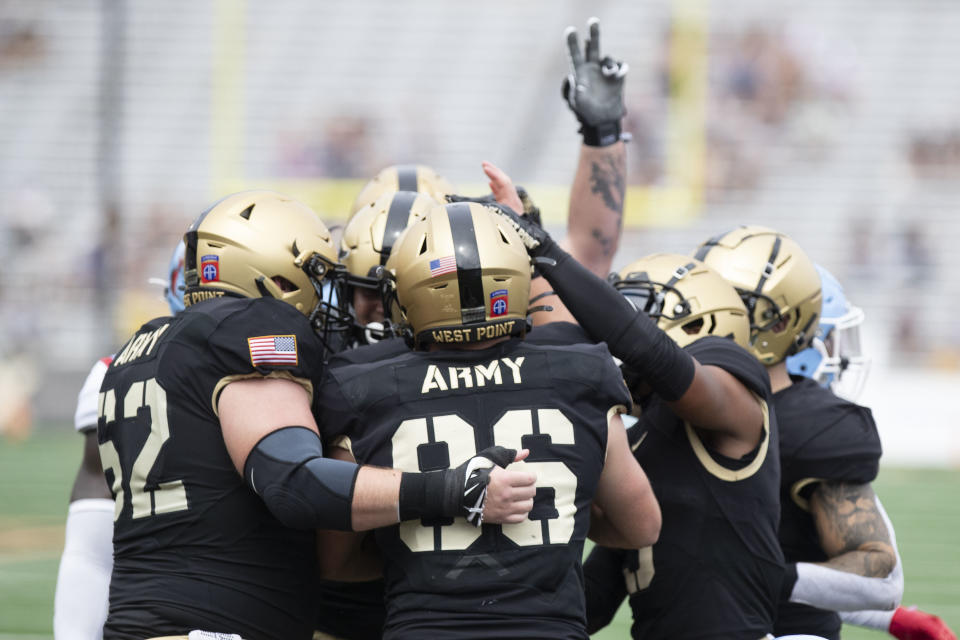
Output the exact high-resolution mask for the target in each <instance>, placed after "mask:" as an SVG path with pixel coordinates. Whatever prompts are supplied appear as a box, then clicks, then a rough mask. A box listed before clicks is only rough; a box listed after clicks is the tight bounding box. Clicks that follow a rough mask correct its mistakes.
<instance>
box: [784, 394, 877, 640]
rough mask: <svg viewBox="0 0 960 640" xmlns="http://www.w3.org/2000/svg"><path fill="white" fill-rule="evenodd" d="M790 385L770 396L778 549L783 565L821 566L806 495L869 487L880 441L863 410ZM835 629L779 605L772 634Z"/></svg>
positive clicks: (832, 618)
mask: <svg viewBox="0 0 960 640" xmlns="http://www.w3.org/2000/svg"><path fill="white" fill-rule="evenodd" d="M792 380H793V384H792V385H790V386H789V387H787V388H785V389H782V390H780V391H778V392H777V393H775V394H774V396H773V404H774V409H775V411H776V413H777V421H778V423H779V425H780V466H781V469H782V474H783V475H782V479H781V485H780V501H781V516H780V546H781V547H782V548H783V554H784V556H785V557H786V560H787V562H823V561H825V560H827V556H826V554H825V553H824V552H823V549H822V548H821V547H820V538H819V537H818V535H817V530H816V526H815V525H814V522H813V518H812V517H811V515H810V511H809V506H808V504H809V502H808V501H809V499H810V495H811V493H813V490H814V488H815V487H816V486H817V483H818V482H820V481H824V480H826V481H834V482H845V483H850V484H866V483H868V482H872V481H873V480H874V479H875V478H876V477H877V470H878V468H879V465H880V455H881V453H882V450H881V447H880V436H879V434H878V433H877V426H876V424H875V423H874V421H873V415H872V414H871V413H870V410H869V409H867V408H866V407H861V406H860V405H857V404H854V403H852V402H849V401H847V400H844V399H843V398H838V397H837V396H835V395H834V394H833V393H832V392H831V391H830V390H828V389H824V388H823V387H821V386H820V385H819V384H817V383H816V382H815V381H813V380H810V379H808V378H803V377H799V376H796V377H793V378H792ZM787 595H788V594H787ZM841 626H842V623H841V621H840V616H838V615H837V614H836V613H834V612H833V611H826V610H823V609H817V608H815V607H810V606H807V605H802V604H795V603H790V602H786V601H783V602H781V603H780V607H779V612H778V615H777V625H776V634H777V635H787V634H795V633H812V634H817V635H821V636H823V637H825V638H831V639H836V638H839V637H840V628H841Z"/></svg>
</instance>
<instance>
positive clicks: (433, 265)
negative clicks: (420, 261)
mask: <svg viewBox="0 0 960 640" xmlns="http://www.w3.org/2000/svg"><path fill="white" fill-rule="evenodd" d="M456 271H457V259H456V258H454V257H453V256H445V257H443V258H437V259H436V260H431V261H430V277H431V278H436V277H437V276H442V275H443V274H445V273H456Z"/></svg>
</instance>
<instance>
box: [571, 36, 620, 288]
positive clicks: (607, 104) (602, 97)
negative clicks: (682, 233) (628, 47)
mask: <svg viewBox="0 0 960 640" xmlns="http://www.w3.org/2000/svg"><path fill="white" fill-rule="evenodd" d="M587 25H588V29H589V35H588V37H587V40H586V43H585V46H584V50H583V52H581V51H580V41H579V38H578V37H577V30H576V29H574V28H573V27H568V28H567V30H566V33H565V34H564V37H565V38H566V45H567V54H568V57H569V60H570V74H569V75H568V76H567V77H566V78H565V79H564V81H563V91H562V93H563V97H564V99H565V100H566V102H567V105H568V106H569V107H570V110H571V111H572V112H573V114H574V115H575V116H576V118H577V121H578V122H579V123H580V133H581V135H582V136H583V145H582V146H581V147H580V158H579V161H578V163H577V171H576V174H575V175H574V179H573V185H572V187H571V189H570V213H569V217H568V218H567V241H566V243H565V244H566V246H567V247H568V248H569V251H570V254H571V255H572V256H573V257H574V258H576V259H577V260H578V261H579V262H580V263H581V264H582V265H584V266H585V267H586V268H587V269H589V270H590V271H591V272H592V273H595V274H596V275H598V276H600V277H601V278H604V277H606V276H607V274H608V273H610V269H611V267H612V265H613V256H614V254H615V253H616V252H617V247H618V246H619V244H620V233H621V230H622V228H623V198H624V193H625V191H626V165H627V151H626V146H625V145H624V143H623V141H622V139H621V121H622V119H623V116H624V115H625V114H626V108H625V107H624V104H623V85H624V80H625V78H626V75H627V70H628V68H629V67H628V66H627V64H626V63H624V62H620V61H618V60H614V59H613V58H611V57H610V56H603V57H601V54H600V21H599V20H598V19H597V18H590V20H588V21H587Z"/></svg>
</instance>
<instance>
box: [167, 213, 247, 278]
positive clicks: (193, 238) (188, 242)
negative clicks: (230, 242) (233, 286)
mask: <svg viewBox="0 0 960 640" xmlns="http://www.w3.org/2000/svg"><path fill="white" fill-rule="evenodd" d="M230 197H232V196H229V195H228V196H224V197H222V198H220V199H219V200H217V201H216V202H214V203H213V204H212V205H210V206H209V207H207V210H206V211H204V212H203V213H201V214H200V215H199V216H197V217H196V218H195V219H194V221H193V222H191V223H190V227H189V228H188V229H187V232H186V233H185V234H183V243H184V245H185V250H184V254H183V274H184V278H183V280H184V284H185V285H188V286H189V285H191V284H194V285H195V284H196V282H194V283H190V282H187V275H186V274H187V272H188V271H192V272H193V274H194V275H196V273H197V230H198V229H199V228H200V225H201V224H203V221H204V219H206V217H207V214H209V213H210V212H211V211H213V210H214V208H216V206H217V205H218V204H220V203H221V202H223V201H224V200H226V199H227V198H230ZM250 206H251V207H252V206H253V205H250Z"/></svg>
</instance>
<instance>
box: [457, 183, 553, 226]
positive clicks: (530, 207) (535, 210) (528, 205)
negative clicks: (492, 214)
mask: <svg viewBox="0 0 960 640" xmlns="http://www.w3.org/2000/svg"><path fill="white" fill-rule="evenodd" d="M515 189H516V190H517V195H518V196H520V202H522V203H523V215H525V216H527V217H528V218H530V219H531V220H533V221H534V222H536V223H537V224H540V208H539V207H538V206H537V205H536V204H534V202H533V198H531V197H530V193H529V192H528V191H527V190H526V189H524V188H523V187H521V186H517V187H515ZM446 198H447V202H451V203H452V202H478V203H480V204H486V205H495V204H497V199H496V197H495V196H494V195H493V194H492V193H488V194H487V195H485V196H464V195H460V194H457V193H448V194H447V196H446Z"/></svg>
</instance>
